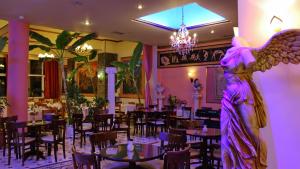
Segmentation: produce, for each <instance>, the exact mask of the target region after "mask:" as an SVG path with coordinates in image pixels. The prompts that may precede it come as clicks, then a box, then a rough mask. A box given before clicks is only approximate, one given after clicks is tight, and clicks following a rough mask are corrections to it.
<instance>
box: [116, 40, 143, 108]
mask: <svg viewBox="0 0 300 169" xmlns="http://www.w3.org/2000/svg"><path fill="white" fill-rule="evenodd" d="M142 51H143V44H142V43H141V42H139V43H138V44H137V45H136V47H135V49H134V51H133V54H132V56H131V58H130V60H129V62H128V63H124V62H119V61H115V62H113V63H112V65H113V66H115V67H117V68H118V73H117V83H116V89H118V88H119V87H120V86H121V84H122V83H123V82H127V83H133V86H134V89H135V91H136V94H137V96H138V101H139V104H141V99H140V90H139V88H138V79H139V77H140V75H141V64H142V63H141V54H142Z"/></svg>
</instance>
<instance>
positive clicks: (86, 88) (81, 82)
mask: <svg viewBox="0 0 300 169" xmlns="http://www.w3.org/2000/svg"><path fill="white" fill-rule="evenodd" d="M79 64H80V63H77V64H76V67H77V66H78V65H79ZM97 66H98V64H97V61H94V62H90V63H89V65H87V66H83V67H82V68H80V69H79V70H78V72H77V83H78V87H79V89H80V91H81V93H83V94H84V95H88V96H90V95H95V94H96V93H97V81H98V78H97Z"/></svg>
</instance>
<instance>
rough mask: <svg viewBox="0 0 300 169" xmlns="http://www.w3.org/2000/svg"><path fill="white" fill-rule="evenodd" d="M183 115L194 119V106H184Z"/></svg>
mask: <svg viewBox="0 0 300 169" xmlns="http://www.w3.org/2000/svg"><path fill="white" fill-rule="evenodd" d="M182 116H183V117H186V118H189V119H192V107H182Z"/></svg>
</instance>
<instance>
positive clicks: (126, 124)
mask: <svg viewBox="0 0 300 169" xmlns="http://www.w3.org/2000/svg"><path fill="white" fill-rule="evenodd" d="M130 118H131V114H130V112H128V113H127V114H126V115H124V117H123V118H118V119H115V121H114V122H113V129H112V130H113V131H117V132H126V133H127V139H128V140H129V139H130Z"/></svg>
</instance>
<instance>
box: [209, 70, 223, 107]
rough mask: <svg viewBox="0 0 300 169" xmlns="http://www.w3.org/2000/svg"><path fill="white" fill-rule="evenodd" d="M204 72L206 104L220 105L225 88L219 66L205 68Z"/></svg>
mask: <svg viewBox="0 0 300 169" xmlns="http://www.w3.org/2000/svg"><path fill="white" fill-rule="evenodd" d="M206 72H207V74H206V102H207V103H219V104H220V103H221V99H222V97H223V91H224V89H225V88H226V80H225V78H224V71H223V69H222V68H221V66H214V67H207V70H206Z"/></svg>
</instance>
